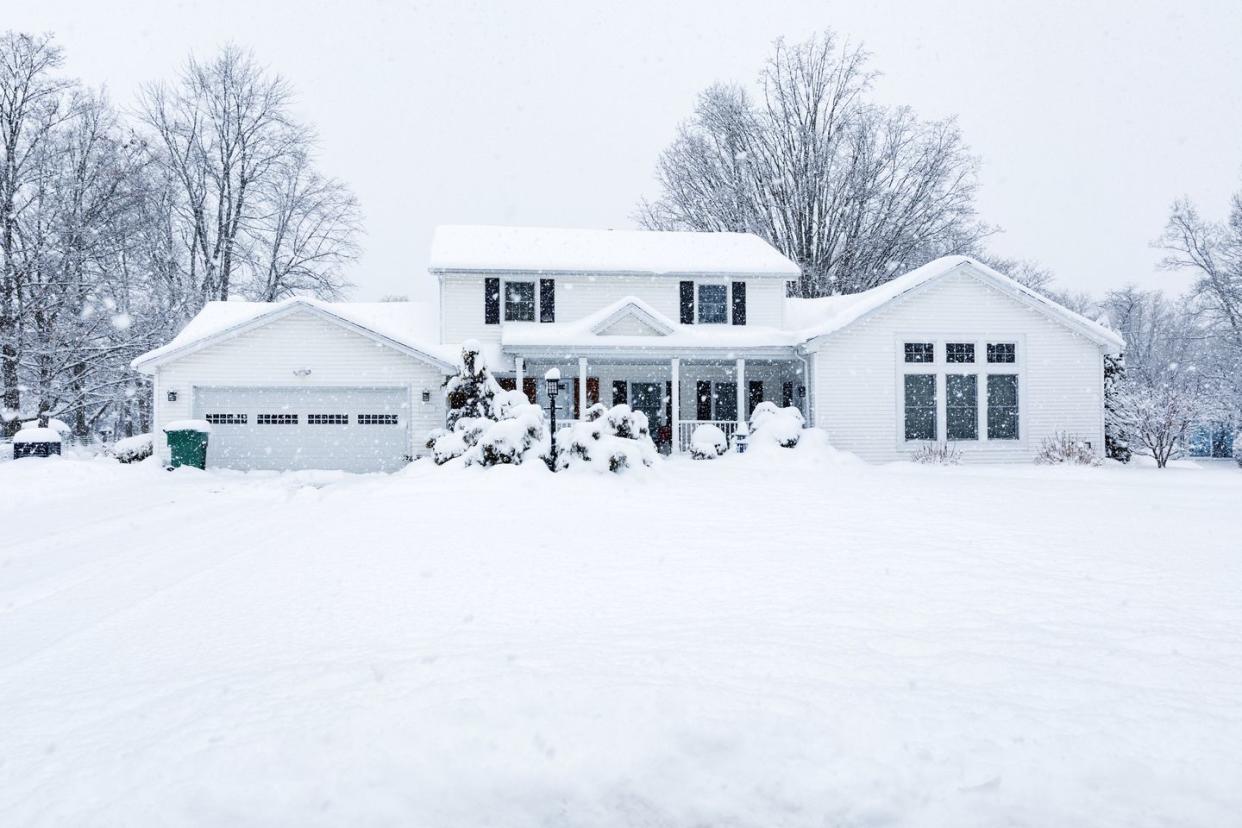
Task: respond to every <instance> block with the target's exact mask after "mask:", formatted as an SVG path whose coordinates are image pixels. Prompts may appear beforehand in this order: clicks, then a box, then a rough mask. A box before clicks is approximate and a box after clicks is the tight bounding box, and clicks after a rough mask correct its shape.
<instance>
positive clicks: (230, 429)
mask: <svg viewBox="0 0 1242 828" xmlns="http://www.w3.org/2000/svg"><path fill="white" fill-rule="evenodd" d="M409 405H410V403H409V391H408V389H405V388H203V387H198V388H195V389H194V416H195V417H197V418H200V419H204V420H207V421H208V422H209V423H211V437H210V439H209V440H208V443H207V466H208V468H211V467H217V468H229V469H344V470H345V471H355V472H370V471H393V470H394V469H398V468H400V467H401V466H403V465H405V463H406V462H407V457H406V456H407V455H408V454H409V453H410V447H409V439H408V437H407V434H408V427H409V426H408V421H409V416H408V415H409Z"/></svg>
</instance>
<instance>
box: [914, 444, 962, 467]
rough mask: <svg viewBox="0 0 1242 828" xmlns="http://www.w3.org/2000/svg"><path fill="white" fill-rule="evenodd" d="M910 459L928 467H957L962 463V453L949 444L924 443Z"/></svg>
mask: <svg viewBox="0 0 1242 828" xmlns="http://www.w3.org/2000/svg"><path fill="white" fill-rule="evenodd" d="M910 459H911V460H913V461H914V462H916V463H922V464H923V465H926V466H956V465H958V464H960V463H961V462H962V453H961V451H959V450H958V449H957V447H956V446H951V445H949V444H948V443H924V444H923V445H922V446H921V447H919V448H917V449H915V451H914V454H912V455H910Z"/></svg>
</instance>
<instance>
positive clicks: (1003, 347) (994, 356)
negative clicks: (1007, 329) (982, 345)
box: [988, 342, 1014, 363]
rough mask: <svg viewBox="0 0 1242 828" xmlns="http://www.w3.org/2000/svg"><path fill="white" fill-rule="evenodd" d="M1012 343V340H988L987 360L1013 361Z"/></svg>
mask: <svg viewBox="0 0 1242 828" xmlns="http://www.w3.org/2000/svg"><path fill="white" fill-rule="evenodd" d="M1013 361H1014V345H1013V343H1012V342H989V343H988V362H993V363H995V362H1013Z"/></svg>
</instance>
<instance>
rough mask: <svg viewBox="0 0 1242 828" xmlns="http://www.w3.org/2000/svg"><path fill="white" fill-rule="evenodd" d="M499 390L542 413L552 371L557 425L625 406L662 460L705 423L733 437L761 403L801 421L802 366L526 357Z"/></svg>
mask: <svg viewBox="0 0 1242 828" xmlns="http://www.w3.org/2000/svg"><path fill="white" fill-rule="evenodd" d="M513 360H514V362H513V371H512V372H511V373H508V374H498V379H499V380H500V381H501V384H502V385H505V386H506V387H510V388H521V389H522V390H524V391H525V392H526V394H527V396H528V397H531V399H532V400H534V401H535V402H537V403H538V404H539V405H540V406H542V407H543V408H544V409H545V410H546V409H548V408H549V400H548V398H547V393H546V389H545V388H544V383H543V375H544V373H545V372H547V371H548V369H550V368H558V369H559V370H560V372H561V377H562V379H563V381H564V385H565V391H564V392H563V393H562V395H561V396H560V397H558V398H557V419H558V420H567V419H580V418H581V417H582V416H583V412H585V411H586V410H587V409H588V408H590V406H592V405H594V404H596V403H604V404H605V405H618V404H626V405H629V406H630V407H631V408H633V409H635V410H637V411H642V412H643V413H644V414H646V415H647V419H648V421H649V423H650V425H651V436H652V439H653V440H654V441H655V443H656V445H657V447H658V448H659V449H660V451H661V452H664V453H666V454H667V453H680V452H684V451H686V450H688V448H689V446H690V440H691V437H692V435H693V434H694V430H695V429H696V428H697V427H698V426H700V425H702V424H704V423H711V424H712V425H715V426H717V427H719V428H720V429H721V430H722V431H724V433H725V435H726V436H728V437H732V436H733V434H734V433H735V432H736V431H737V427H738V424H739V423H742V422H745V421H746V420H747V419H748V418H749V417H750V413H751V411H752V410H754V407H755V406H756V405H758V404H759V403H760V402H763V401H765V400H766V401H771V402H774V403H776V404H778V405H780V406H796V407H797V408H799V409H800V410H801V411H802V413H803V416H806V417H808V420H809V416H808V414H809V412H808V411H807V399H808V396H807V383H806V376H805V370H806V366H805V363H804V362H803V360H802V359H800V358H798V357H797V356H790V355H771V354H764V355H760V356H746V357H736V356H732V355H696V356H693V357H683V356H668V357H664V356H661V357H655V356H645V357H640V356H623V355H603V354H596V355H586V356H576V357H566V356H560V355H556V356H553V355H527V356H514V357H513Z"/></svg>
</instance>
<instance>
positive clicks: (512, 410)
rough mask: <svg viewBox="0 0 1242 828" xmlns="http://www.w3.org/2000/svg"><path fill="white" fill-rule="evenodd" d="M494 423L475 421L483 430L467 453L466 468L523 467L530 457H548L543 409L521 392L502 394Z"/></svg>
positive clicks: (505, 392)
mask: <svg viewBox="0 0 1242 828" xmlns="http://www.w3.org/2000/svg"><path fill="white" fill-rule="evenodd" d="M497 403H498V404H497V406H496V413H497V416H498V417H499V419H498V420H496V421H495V422H491V421H488V420H473V421H472V423H473V424H474V425H479V424H482V425H483V426H484V427H483V430H482V431H481V432H480V433H479V434H478V436H477V437H476V439H475V442H474V445H473V446H472V447H471V448H470V449H469V450H468V451H466V452H465V458H466V461H465V462H466V465H467V466H497V465H515V466H516V465H521V463H522V462H523V461H524V460H525V459H526V458H527V457H528V456H529V455H530V454H531V452H532V450H533V451H534V453H535V454H536V455H542V454H544V453H545V451H544V450H543V443H544V441H545V434H544V426H543V409H542V408H540V407H539V406H537V405H532V404H531V403H530V401H529V400H527V399H526V395H525V394H523V393H522V392H520V391H502V392H501V395H500V397H498V400H497Z"/></svg>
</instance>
